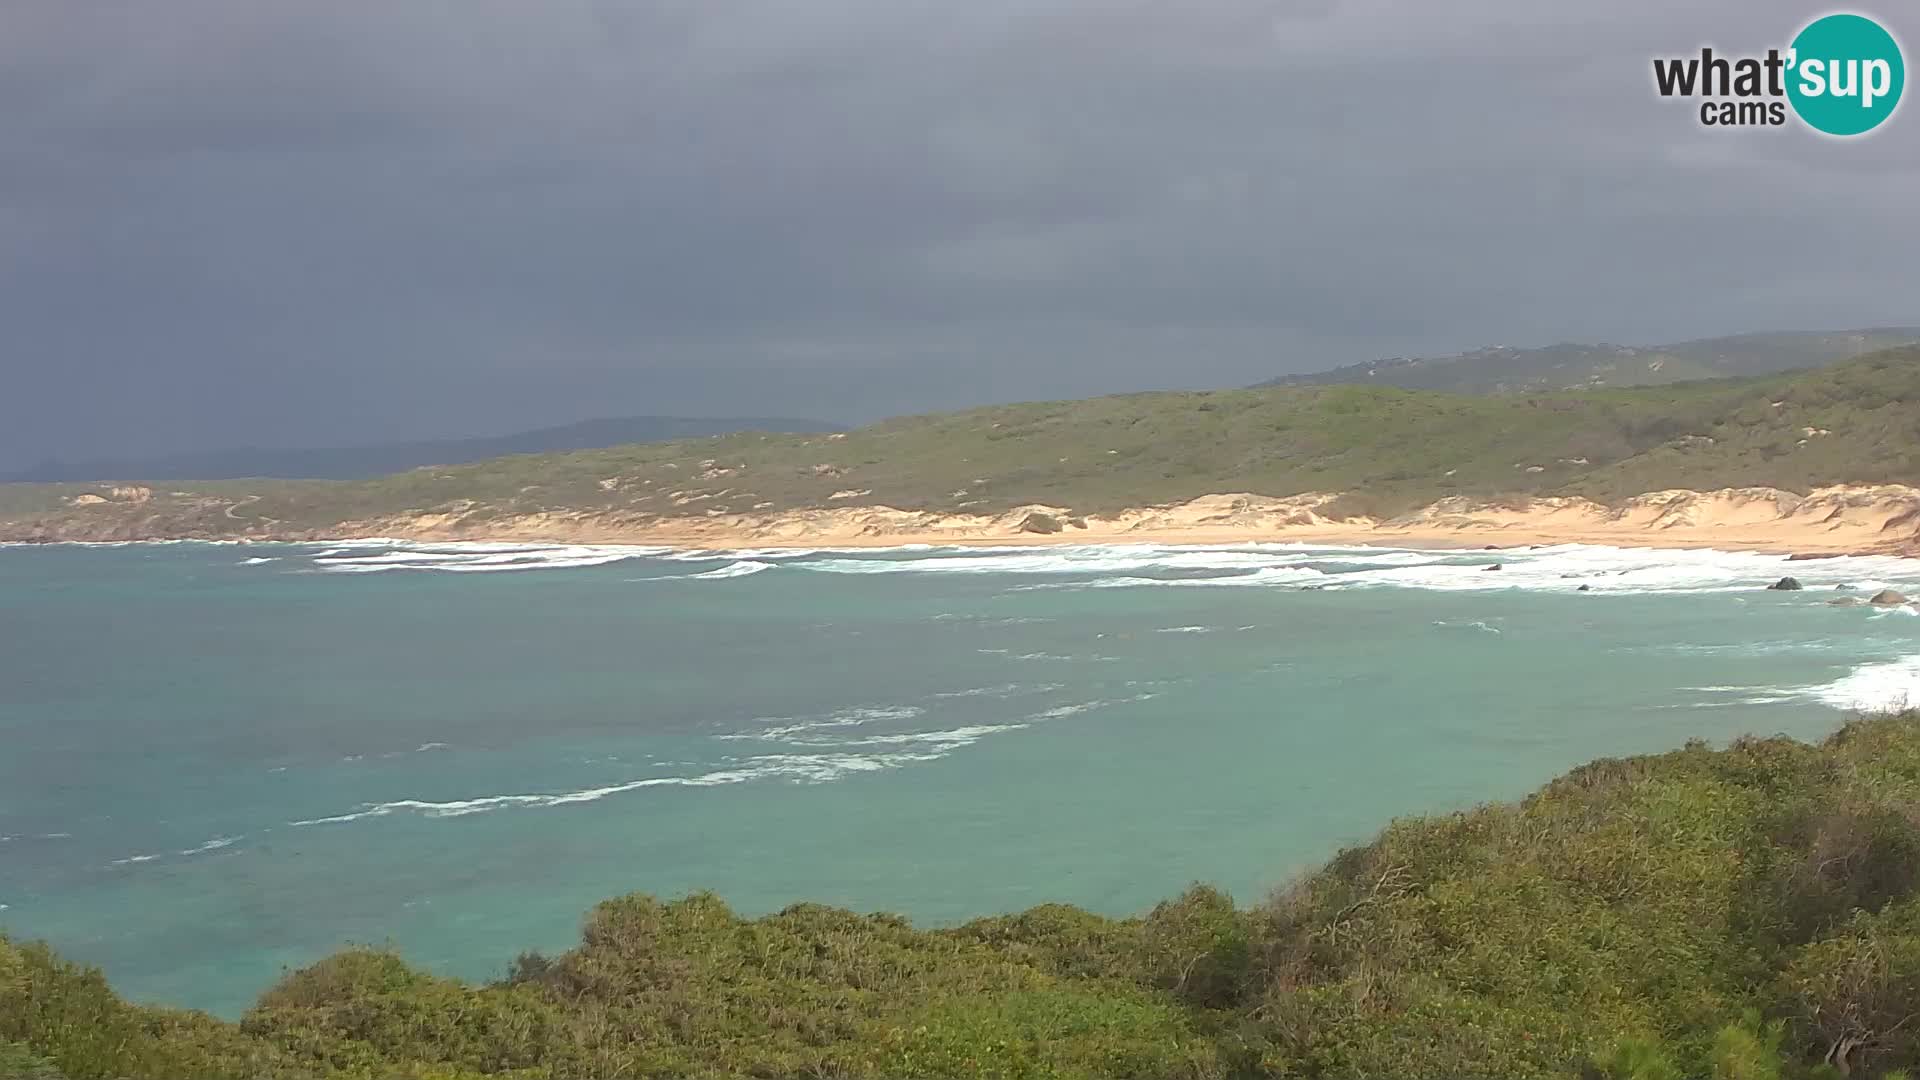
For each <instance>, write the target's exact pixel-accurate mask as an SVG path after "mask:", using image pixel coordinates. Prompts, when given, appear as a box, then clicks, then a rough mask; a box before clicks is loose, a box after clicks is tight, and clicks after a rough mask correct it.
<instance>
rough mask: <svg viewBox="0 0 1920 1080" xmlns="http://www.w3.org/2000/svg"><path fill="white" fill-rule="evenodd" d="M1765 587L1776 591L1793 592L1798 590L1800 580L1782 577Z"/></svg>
mask: <svg viewBox="0 0 1920 1080" xmlns="http://www.w3.org/2000/svg"><path fill="white" fill-rule="evenodd" d="M1767 588H1769V589H1772V590H1774V591H1776V592H1795V591H1797V590H1799V588H1800V582H1799V581H1798V580H1797V579H1795V578H1790V577H1783V578H1781V579H1780V580H1779V581H1776V582H1774V583H1773V584H1771V585H1769V586H1767Z"/></svg>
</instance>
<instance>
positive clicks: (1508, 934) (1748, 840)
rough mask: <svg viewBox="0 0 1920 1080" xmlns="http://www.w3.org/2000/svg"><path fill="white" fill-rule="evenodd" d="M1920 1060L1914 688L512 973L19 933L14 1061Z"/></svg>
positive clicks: (1154, 1072)
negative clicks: (1010, 891)
mask: <svg viewBox="0 0 1920 1080" xmlns="http://www.w3.org/2000/svg"><path fill="white" fill-rule="evenodd" d="M1915 1066H1920V716H1916V715H1914V714H1906V715H1901V716H1890V717H1878V718H1871V719H1863V720H1858V721H1855V722H1853V723H1851V724H1848V725H1847V726H1846V727H1844V728H1843V729H1841V730H1840V731H1839V732H1837V733H1836V734H1834V735H1833V736H1832V737H1830V738H1828V739H1827V740H1825V741H1824V742H1823V743H1821V744H1819V745H1817V746H1816V745H1808V744H1805V743H1800V742H1796V741H1794V740H1790V739H1786V738H1766V739H1759V738H1755V739H1745V740H1741V741H1739V742H1736V743H1735V744H1733V745H1732V746H1730V747H1728V748H1726V749H1720V750H1715V749H1711V748H1709V747H1707V746H1705V745H1701V744H1693V745H1689V746H1687V747H1686V748H1685V749H1682V750H1677V751H1674V752H1672V753H1668V754H1661V755H1657V756H1648V757H1635V758H1624V759H1607V760H1601V761H1596V762H1593V763H1591V764H1588V765H1585V766H1582V767H1581V768H1578V769H1576V770H1574V771H1573V772H1571V773H1569V774H1567V775H1566V776H1564V777H1561V778H1560V779H1558V780H1555V781H1553V782H1552V783H1550V784H1548V785H1547V786H1546V787H1544V788H1542V789H1541V790H1540V791H1538V792H1537V793H1535V794H1534V795H1532V796H1530V797H1528V798H1527V799H1525V800H1523V801H1521V802H1518V803H1511V804H1497V805H1488V806H1482V807H1479V808H1476V809H1473V810H1469V811H1465V812H1461V813H1454V814H1446V815H1439V816H1432V817H1420V818H1409V819H1405V820H1401V821H1396V822H1394V823H1393V824H1391V825H1389V826H1388V827H1387V828H1386V829H1385V830H1384V831H1383V832H1382V833H1381V834H1380V836H1379V837H1378V838H1377V839H1375V840H1374V841H1373V842H1372V843H1369V844H1367V845H1365V846H1363V847H1358V848H1354V849H1351V850H1348V851H1345V852H1343V853H1341V854H1340V855H1339V856H1338V857H1336V858H1335V859H1333V860H1332V861H1331V862H1330V863H1329V864H1327V866H1325V867H1324V868H1323V869H1321V870H1319V871H1318V872H1316V873H1313V874H1311V875H1308V876H1306V877H1304V878H1302V879H1301V880H1299V881H1297V882H1295V883H1294V884H1292V885H1291V886H1289V887H1287V888H1284V889H1282V890H1280V891H1278V892H1277V893H1275V894H1274V895H1273V896H1271V897H1269V898H1267V899H1265V900H1264V901H1263V902H1260V903H1257V904H1253V905H1251V906H1240V905H1235V904H1234V903H1233V902H1231V901H1230V900H1229V899H1228V898H1227V897H1226V896H1224V895H1222V894H1221V893H1219V892H1217V891H1215V890H1213V889H1210V888H1206V887H1204V886H1196V887H1194V888H1192V889H1190V890H1188V891H1187V892H1186V893H1185V894H1183V895H1181V896H1179V897H1176V898H1173V899H1171V900H1168V901H1166V902H1164V903H1162V904H1160V905H1158V906H1157V907H1155V908H1154V909H1153V910H1152V911H1150V912H1147V913H1145V914H1144V915H1141V916H1139V917H1136V918H1128V919H1110V918H1104V917H1101V916H1097V915H1093V914H1090V913H1088V912H1085V911H1081V910H1078V909H1076V908H1072V907H1067V906H1064V905H1045V906H1042V907H1037V908H1034V909H1032V910H1029V911H1025V912H1022V913H1019V914H1015V915H1007V916H1001V917H996V918H989V919H981V920H977V921H974V922H971V923H968V924H966V925H963V926H959V927H952V928H944V929H932V930H924V929H915V928H914V927H913V926H912V925H910V924H909V923H907V922H906V921H905V920H902V919H900V918H897V917H894V916H890V915H856V914H853V913H850V912H846V911H841V910H837V909H832V908H826V907H821V906H817V905H811V904H802V905H798V906H795V907H791V908H788V909H786V910H785V911H781V912H779V913H777V914H773V915H768V916H765V917H763V918H757V919H747V918H742V917H740V916H738V915H736V914H735V913H733V912H732V911H730V910H728V908H727V907H726V905H725V904H724V903H722V902H721V901H720V899H718V898H717V897H714V896H711V895H706V894H697V895H693V896H689V897H686V898H683V899H679V900H674V901H671V902H667V901H661V900H656V899H654V898H651V897H647V896H642V895H632V896H625V897H621V898H618V899H614V900H609V901H607V902H605V903H603V904H601V905H600V906H598V907H597V908H595V909H594V910H593V911H592V912H591V913H590V914H589V915H588V916H587V918H586V920H585V926H584V928H583V932H582V935H581V941H580V944H579V946H578V947H576V948H574V949H573V950H571V951H569V952H566V953H563V954H560V955H556V956H541V955H536V954H525V955H522V956H521V957H519V958H518V959H517V960H516V961H514V962H513V963H512V964H511V965H510V966H509V967H508V969H507V970H506V971H505V972H503V974H502V977H501V978H500V979H499V980H498V981H497V982H494V983H492V984H490V985H484V986H476V985H468V984H465V983H461V982H457V981H454V980H450V979H444V978H440V977H437V976H434V975H431V974H428V973H425V972H422V971H419V970H416V969H414V968H411V967H409V966H408V965H407V964H406V963H404V962H403V961H402V960H401V959H400V958H398V957H397V956H394V955H391V954H389V953H386V952H380V951H372V950H362V949H355V950H349V951H346V952H342V953H339V954H337V955H335V956H332V957H330V958H328V959H325V960H323V961H321V962H320V963H318V964H315V965H313V966H312V967H309V968H306V969H303V970H300V971H296V972H293V973H291V974H289V975H287V976H286V977H285V978H284V979H283V980H282V981H281V982H280V983H279V984H278V985H277V986H274V987H273V988H271V989H270V990H268V991H267V992H266V993H265V994H264V995H263V996H262V997H261V998H260V1000H259V1002H258V1004H257V1005H255V1007H254V1008H253V1009H252V1010H250V1011H249V1012H248V1013H247V1014H246V1015H245V1016H244V1017H242V1018H241V1019H240V1021H239V1022H238V1023H225V1022H222V1021H218V1020H215V1019H212V1018H209V1017H206V1016H203V1015H201V1014H197V1013H191V1012H181V1011H173V1010H165V1009H156V1008H150V1007H142V1006H135V1005H131V1004H128V1003H126V1002H124V1001H122V1000H120V999H119V998H118V997H116V996H115V995H114V994H113V992H112V991H111V990H110V989H109V987H108V986H107V984H106V982H105V981H104V980H103V979H102V977H101V976H100V975H99V974H98V973H97V972H94V971H90V970H87V969H84V968H81V967H77V966H74V965H71V964H68V963H65V962H63V961H61V960H60V959H59V958H58V957H57V956H55V955H54V954H53V953H52V952H51V951H49V950H48V949H46V948H44V947H42V946H39V945H34V944H26V943H22V942H17V941H9V940H7V939H5V938H0V1076H3V1077H67V1078H69V1080H92V1078H108V1077H152V1078H167V1077H192V1078H208V1080H213V1078H235V1080H239V1078H254V1077H313V1078H320V1077H353V1078H376V1077H379V1078H384V1077H402V1078H412V1080H430V1078H431V1080H458V1078H469V1077H482V1076H504V1077H519V1078H525V1080H534V1078H561V1077H682V1076H715V1077H718V1076H752V1077H789V1076H791V1077H876V1078H877V1077H935V1076H939V1077H1004V1078H1012V1077H1034V1078H1069V1077H1149V1076H1151V1077H1189V1078H1208V1077H1253V1076H1299V1077H1346V1076H1394V1077H1439V1076H1447V1077H1466V1076H1484V1077H1566V1078H1576V1077H1578V1078H1594V1080H1679V1078H1683V1077H1700V1078H1706V1077H1713V1078H1726V1080H1775V1078H1778V1080H1793V1078H1808V1080H1812V1078H1816V1077H1820V1078H1826V1077H1863V1076H1864V1077H1892V1076H1897V1075H1902V1070H1905V1069H1909V1068H1913V1067H1915Z"/></svg>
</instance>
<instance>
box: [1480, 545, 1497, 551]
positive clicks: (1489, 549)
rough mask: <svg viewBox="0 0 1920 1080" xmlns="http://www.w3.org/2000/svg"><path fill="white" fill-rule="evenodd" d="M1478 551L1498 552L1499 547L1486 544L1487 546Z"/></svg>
mask: <svg viewBox="0 0 1920 1080" xmlns="http://www.w3.org/2000/svg"><path fill="white" fill-rule="evenodd" d="M1480 550H1481V551H1499V550H1500V545H1499V544H1488V545H1487V546H1486V547H1483V548H1481V549H1480Z"/></svg>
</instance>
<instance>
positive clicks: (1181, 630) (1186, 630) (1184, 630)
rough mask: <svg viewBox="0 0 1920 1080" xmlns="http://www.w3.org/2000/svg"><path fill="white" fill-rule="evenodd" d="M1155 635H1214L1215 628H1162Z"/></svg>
mask: <svg viewBox="0 0 1920 1080" xmlns="http://www.w3.org/2000/svg"><path fill="white" fill-rule="evenodd" d="M1154 633H1156V634H1211V633H1213V627H1211V626H1162V627H1160V628H1159V629H1158V630H1155V631H1154Z"/></svg>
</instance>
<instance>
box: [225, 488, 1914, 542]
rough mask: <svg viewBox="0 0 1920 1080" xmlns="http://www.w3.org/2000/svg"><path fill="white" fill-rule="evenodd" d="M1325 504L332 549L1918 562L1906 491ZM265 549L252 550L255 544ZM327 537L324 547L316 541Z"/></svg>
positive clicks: (475, 529)
mask: <svg viewBox="0 0 1920 1080" xmlns="http://www.w3.org/2000/svg"><path fill="white" fill-rule="evenodd" d="M1336 498H1337V496H1336V495H1334V494H1319V493H1316V494H1307V495H1297V496H1292V497H1288V498H1272V497H1267V496H1261V495H1252V494H1244V493H1240V494H1218V495H1206V496H1202V497H1200V498H1197V499H1193V500H1191V501H1189V502H1185V503H1180V504H1177V505H1172V506H1161V507H1143V508H1139V509H1133V510H1126V511H1122V512H1120V513H1117V514H1114V515H1111V516H1099V515H1087V516H1077V515H1074V514H1073V513H1072V512H1071V511H1070V510H1069V509H1067V508H1064V507H1056V506H1046V505H1040V504H1035V505H1029V506H1020V507H1016V508H1014V509H1012V510H1008V511H1006V512H1003V513H997V514H991V515H971V514H942V513H933V512H926V511H913V510H901V509H896V508H893V507H887V506H849V507H834V508H821V509H806V510H796V511H789V512H784V513H775V514H765V515H710V516H706V517H690V516H689V517H673V518H650V519H648V518H642V519H635V518H625V517H621V516H616V515H607V514H594V513H545V514H533V515H523V516H520V517H517V518H508V519H505V520H501V519H489V520H486V521H473V520H463V519H462V518H461V517H460V516H457V515H451V514H428V515H411V516H404V517H392V518H381V519H376V520H369V521H362V522H349V523H344V525H345V527H344V528H343V530H341V532H340V534H338V538H353V537H374V536H380V537H395V538H403V539H413V540H500V541H515V540H520V541H535V540H537V541H545V542H572V543H633V544H657V545H663V546H671V547H684V548H701V549H708V550H726V549H744V548H791V547H824V546H831V547H897V546H902V545H910V544H950V545H980V546H1008V545H1048V544H1120V543H1154V544H1248V543H1289V542H1302V543H1329V544H1377V545H1383V546H1388V545H1390V546H1401V547H1448V548H1462V547H1469V548H1488V547H1493V548H1507V547H1526V546H1531V545H1540V544H1565V543H1581V544H1604V545H1611V546H1617V547H1674V548H1709V547H1710V548H1719V549H1723V550H1741V551H1762V552H1774V553H1779V554H1789V555H1802V556H1820V555H1850V554H1891V555H1920V489H1916V488H1912V487H1906V486H1901V485H1882V486H1837V487H1830V488H1822V489H1818V490H1816V491H1813V492H1811V493H1809V494H1806V495H1799V494H1795V493H1793V492H1788V491H1781V490H1778V489H1773V488H1729V489H1724V490H1719V491H1709V492H1697V491H1661V492H1652V493H1649V494H1646V495H1641V496H1637V497H1635V498H1632V499H1628V500H1626V501H1625V502H1623V503H1621V504H1619V505H1613V506H1609V505H1603V504H1600V503H1596V502H1592V501H1589V500H1586V499H1578V498H1540V499H1531V500H1526V501H1523V502H1522V501H1514V502H1476V501H1470V500H1467V499H1448V500H1442V501H1441V502H1437V503H1434V504H1433V505H1431V506H1428V507H1425V508H1423V509H1421V510H1419V511H1417V512H1415V513H1412V514H1406V515H1402V516H1400V517H1395V518H1390V519H1385V520H1376V519H1373V518H1365V517H1332V516H1329V515H1328V514H1327V513H1326V512H1325V511H1326V509H1327V507H1328V505H1329V504H1330V503H1333V502H1334V500H1335V499H1336ZM264 538H265V537H262V539H264ZM329 538H335V537H333V536H330V537H329Z"/></svg>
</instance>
